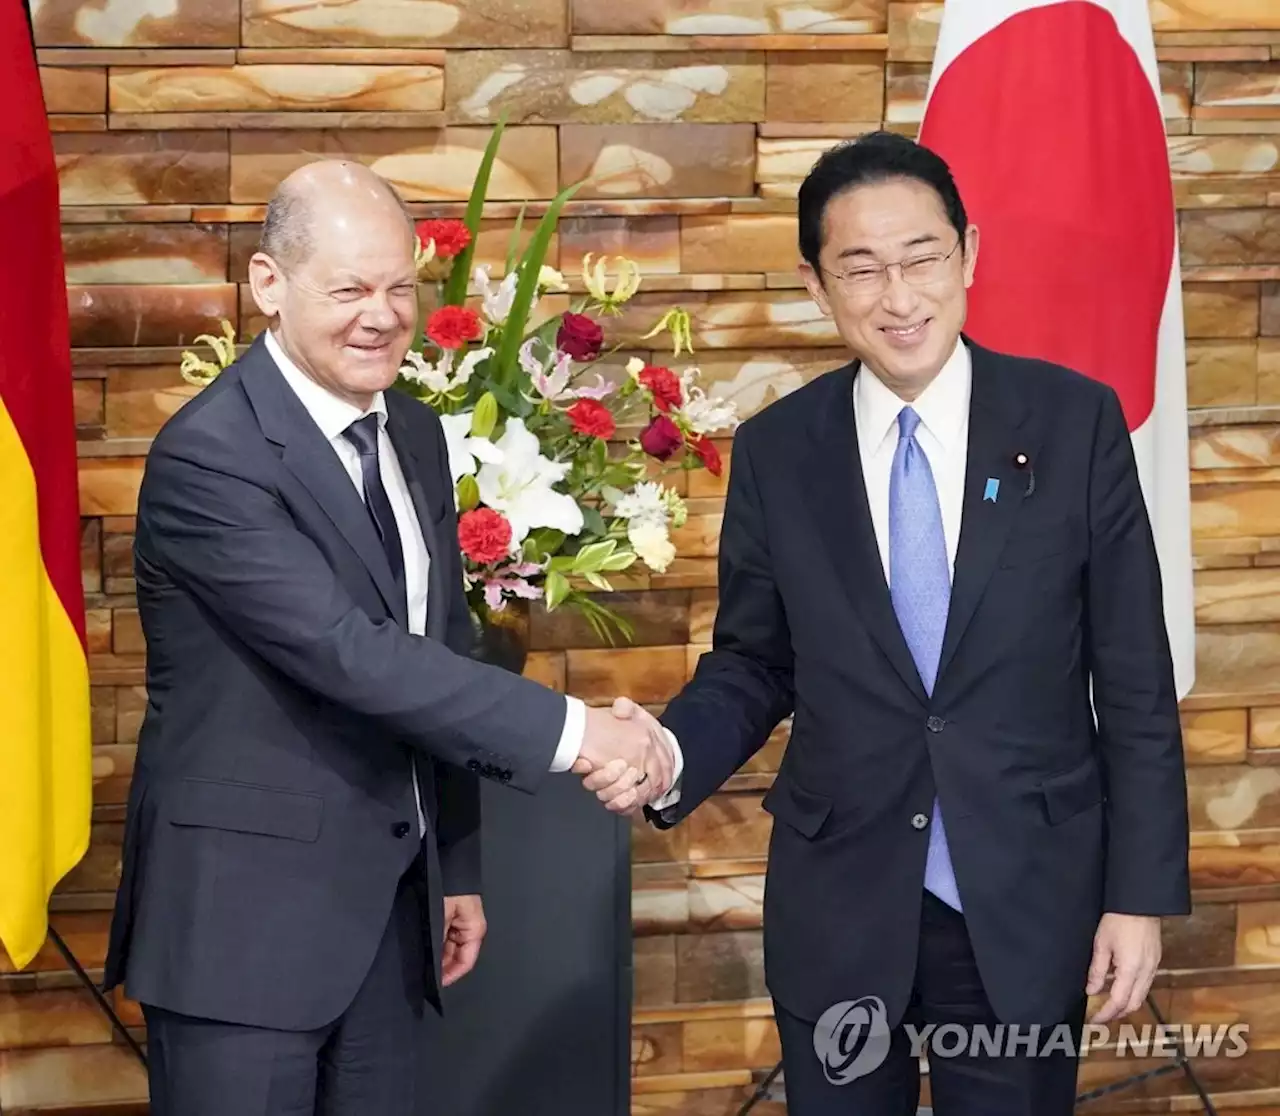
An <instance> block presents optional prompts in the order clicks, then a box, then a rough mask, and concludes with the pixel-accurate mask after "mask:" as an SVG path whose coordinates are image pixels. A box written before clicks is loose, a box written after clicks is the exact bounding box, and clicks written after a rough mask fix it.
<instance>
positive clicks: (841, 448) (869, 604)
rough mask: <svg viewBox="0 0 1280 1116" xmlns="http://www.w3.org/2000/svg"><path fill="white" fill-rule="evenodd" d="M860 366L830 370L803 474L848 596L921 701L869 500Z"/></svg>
mask: <svg viewBox="0 0 1280 1116" xmlns="http://www.w3.org/2000/svg"><path fill="white" fill-rule="evenodd" d="M857 367H858V365H857V364H856V363H854V364H850V365H847V366H846V367H845V368H842V369H839V370H838V371H836V372H833V373H831V376H830V389H831V390H830V395H829V396H827V397H826V398H824V399H822V400H821V401H820V402H821V404H822V407H821V411H820V413H819V416H818V418H817V422H816V427H815V430H814V440H813V446H812V451H811V459H810V465H809V467H808V468H807V469H806V470H805V473H804V475H805V485H806V491H807V492H808V494H809V498H810V500H811V501H812V513H813V516H814V519H815V522H816V523H817V525H818V529H819V530H820V531H821V532H823V533H824V535H825V537H826V542H827V547H828V550H829V552H830V553H831V554H832V555H834V557H835V562H836V564H837V568H841V567H842V568H843V569H844V570H845V571H846V573H847V576H846V578H845V583H846V586H847V588H848V591H849V597H850V599H851V600H852V602H853V604H854V606H855V607H856V608H857V610H858V612H859V614H860V615H861V616H862V621H863V623H864V624H865V625H866V628H867V631H868V632H869V633H870V634H871V637H872V639H874V640H875V641H876V643H877V644H879V646H880V649H881V650H882V651H883V652H884V654H885V656H886V657H887V658H888V660H889V662H890V663H892V664H893V667H894V669H895V670H896V671H897V672H898V674H899V675H901V676H902V680H903V681H904V682H905V683H906V684H907V685H908V686H909V687H910V688H911V691H912V693H914V694H915V695H916V696H917V697H918V698H919V699H920V700H921V701H922V702H923V701H926V700H927V695H926V694H925V690H924V684H923V683H922V682H921V681H920V672H919V671H918V670H917V669H916V664H915V660H914V659H913V658H912V657H911V649H910V648H909V647H908V646H907V642H906V640H905V639H904V638H903V635H902V628H901V627H900V626H899V623H898V615H897V613H896V612H895V611H894V609H893V601H892V599H891V598H890V596H889V585H888V582H887V581H886V580H885V576H884V563H883V561H882V560H881V558H880V549H879V546H878V544H877V542H876V534H875V526H874V524H873V523H872V519H871V505H870V502H869V501H868V499H867V486H866V481H865V479H864V477H863V473H862V458H861V455H860V453H859V448H858V430H857V424H856V423H855V422H854V416H853V381H854V375H855V373H856V370H857Z"/></svg>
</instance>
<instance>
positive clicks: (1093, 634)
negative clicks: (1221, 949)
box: [1085, 389, 1191, 915]
mask: <svg viewBox="0 0 1280 1116" xmlns="http://www.w3.org/2000/svg"><path fill="white" fill-rule="evenodd" d="M1089 519H1090V523H1089V534H1090V553H1089V564H1088V571H1087V575H1086V576H1087V579H1088V585H1087V610H1088V611H1087V616H1086V623H1085V631H1086V640H1087V654H1088V656H1089V665H1090V670H1091V674H1092V681H1093V700H1094V709H1095V711H1096V714H1097V722H1098V738H1099V748H1100V757H1101V764H1102V769H1103V774H1104V780H1105V785H1106V792H1107V802H1106V820H1107V845H1106V883H1105V895H1104V909H1105V910H1107V911H1111V912H1116V913H1121V914H1136V915H1179V914H1187V913H1189V912H1190V910H1191V891H1190V879H1189V876H1190V873H1189V867H1188V846H1189V841H1190V838H1189V828H1190V826H1189V820H1188V811H1187V785H1186V769H1185V762H1184V758H1183V750H1182V731H1181V725H1180V722H1179V719H1178V701H1177V692H1176V689H1175V686H1174V678H1173V661H1172V656H1171V653H1170V650H1169V641H1168V635H1167V631H1166V628H1165V620H1164V601H1163V593H1162V588H1161V578H1160V569H1159V563H1158V559H1157V554H1156V548H1155V542H1154V539H1153V537H1152V531H1151V525H1150V522H1149V519H1148V516H1147V508H1146V504H1145V502H1144V500H1143V495H1142V490H1141V486H1140V483H1139V480H1138V470H1137V465H1136V462H1135V459H1134V453H1133V445H1132V441H1131V439H1130V435H1129V431H1128V428H1127V426H1126V424H1125V420H1124V414H1123V411H1122V409H1121V406H1120V401H1119V399H1118V398H1117V396H1116V394H1115V392H1114V391H1111V390H1110V389H1108V390H1107V391H1106V393H1105V397H1104V399H1103V402H1102V406H1101V411H1100V415H1099V418H1098V423H1097V428H1096V438H1095V443H1094V454H1093V462H1092V470H1091V476H1090V482H1089Z"/></svg>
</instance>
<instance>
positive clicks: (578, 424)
mask: <svg viewBox="0 0 1280 1116" xmlns="http://www.w3.org/2000/svg"><path fill="white" fill-rule="evenodd" d="M565 414H567V415H568V416H569V421H570V422H571V423H573V428H574V430H576V431H577V432H578V433H579V434H586V435H588V436H590V437H592V438H612V437H613V432H614V431H615V430H616V429H617V423H615V422H614V421H613V415H612V414H611V413H610V411H609V408H608V407H606V406H605V405H604V404H603V403H601V402H600V401H599V400H596V399H579V400H578V401H577V402H576V403H575V404H574V405H573V406H572V407H570V408H569V409H568V410H567V411H566V412H565Z"/></svg>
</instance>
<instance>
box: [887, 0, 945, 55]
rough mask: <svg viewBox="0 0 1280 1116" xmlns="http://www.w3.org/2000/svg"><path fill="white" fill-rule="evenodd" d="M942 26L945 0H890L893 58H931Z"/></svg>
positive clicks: (890, 33) (890, 52) (890, 34)
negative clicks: (915, 0) (914, 0)
mask: <svg viewBox="0 0 1280 1116" xmlns="http://www.w3.org/2000/svg"><path fill="white" fill-rule="evenodd" d="M941 26H942V3H941V2H940V0H928V2H925V3H906V4H900V3H897V2H895V3H891V4H890V5H889V54H888V59H889V61H890V62H932V61H933V52H934V50H935V48H936V47H937V45H938V31H939V29H940V28H941Z"/></svg>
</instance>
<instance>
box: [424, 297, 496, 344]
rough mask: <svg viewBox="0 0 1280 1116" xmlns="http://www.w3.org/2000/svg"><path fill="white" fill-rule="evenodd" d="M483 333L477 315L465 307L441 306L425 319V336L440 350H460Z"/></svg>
mask: <svg viewBox="0 0 1280 1116" xmlns="http://www.w3.org/2000/svg"><path fill="white" fill-rule="evenodd" d="M483 332H484V330H483V328H482V327H481V325H480V317H479V315H477V314H476V312H475V311H474V310H471V309H468V308H467V307H465V306H441V307H440V309H439V310H435V311H433V312H432V314H431V317H429V318H428V319H427V336H428V337H430V338H431V340H432V341H434V342H435V343H436V344H437V345H439V346H440V348H442V349H460V348H462V346H463V345H464V344H465V343H466V342H468V341H475V340H478V339H479V337H480V336H481V334H483Z"/></svg>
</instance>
